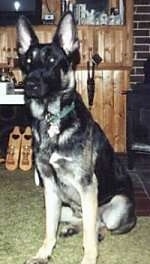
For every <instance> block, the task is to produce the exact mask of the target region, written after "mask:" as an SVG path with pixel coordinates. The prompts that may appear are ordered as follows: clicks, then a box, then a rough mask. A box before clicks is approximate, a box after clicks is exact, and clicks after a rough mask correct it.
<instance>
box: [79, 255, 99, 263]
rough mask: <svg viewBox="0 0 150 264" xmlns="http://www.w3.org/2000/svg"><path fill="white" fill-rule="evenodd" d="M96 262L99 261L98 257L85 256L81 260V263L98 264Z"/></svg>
mask: <svg viewBox="0 0 150 264" xmlns="http://www.w3.org/2000/svg"><path fill="white" fill-rule="evenodd" d="M96 263H97V258H93V257H87V256H84V258H83V259H82V262H81V264H96Z"/></svg>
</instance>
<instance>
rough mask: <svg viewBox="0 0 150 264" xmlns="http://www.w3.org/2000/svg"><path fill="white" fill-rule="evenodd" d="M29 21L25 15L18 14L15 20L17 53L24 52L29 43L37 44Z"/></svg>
mask: <svg viewBox="0 0 150 264" xmlns="http://www.w3.org/2000/svg"><path fill="white" fill-rule="evenodd" d="M37 43H38V38H37V37H36V35H35V33H34V31H33V28H32V26H31V23H30V22H29V20H28V19H27V18H26V17H25V16H20V18H19V19H18V22H17V50H18V54H19V55H23V54H25V53H26V52H27V51H28V49H29V47H30V46H31V45H34V44H37Z"/></svg>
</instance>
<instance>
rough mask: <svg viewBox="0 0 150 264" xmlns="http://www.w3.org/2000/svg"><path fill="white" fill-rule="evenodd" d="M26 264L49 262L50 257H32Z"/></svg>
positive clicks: (45, 263) (46, 263)
mask: <svg viewBox="0 0 150 264" xmlns="http://www.w3.org/2000/svg"><path fill="white" fill-rule="evenodd" d="M24 264H48V258H46V259H40V258H31V259H28V260H27V261H25V262H24Z"/></svg>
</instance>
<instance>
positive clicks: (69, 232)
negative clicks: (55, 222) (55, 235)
mask: <svg viewBox="0 0 150 264" xmlns="http://www.w3.org/2000/svg"><path fill="white" fill-rule="evenodd" d="M79 232H80V228H79V226H73V225H69V226H64V227H63V228H62V230H61V232H60V234H59V236H60V237H69V236H73V235H76V234H78V233H79Z"/></svg>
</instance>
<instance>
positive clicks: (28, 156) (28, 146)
mask: <svg viewBox="0 0 150 264" xmlns="http://www.w3.org/2000/svg"><path fill="white" fill-rule="evenodd" d="M19 168H20V169H21V170H23V171H28V170H30V169H31V168H32V130H31V127H29V126H27V127H26V129H25V131H24V133H23V134H22V140H21V150H20V161H19Z"/></svg>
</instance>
